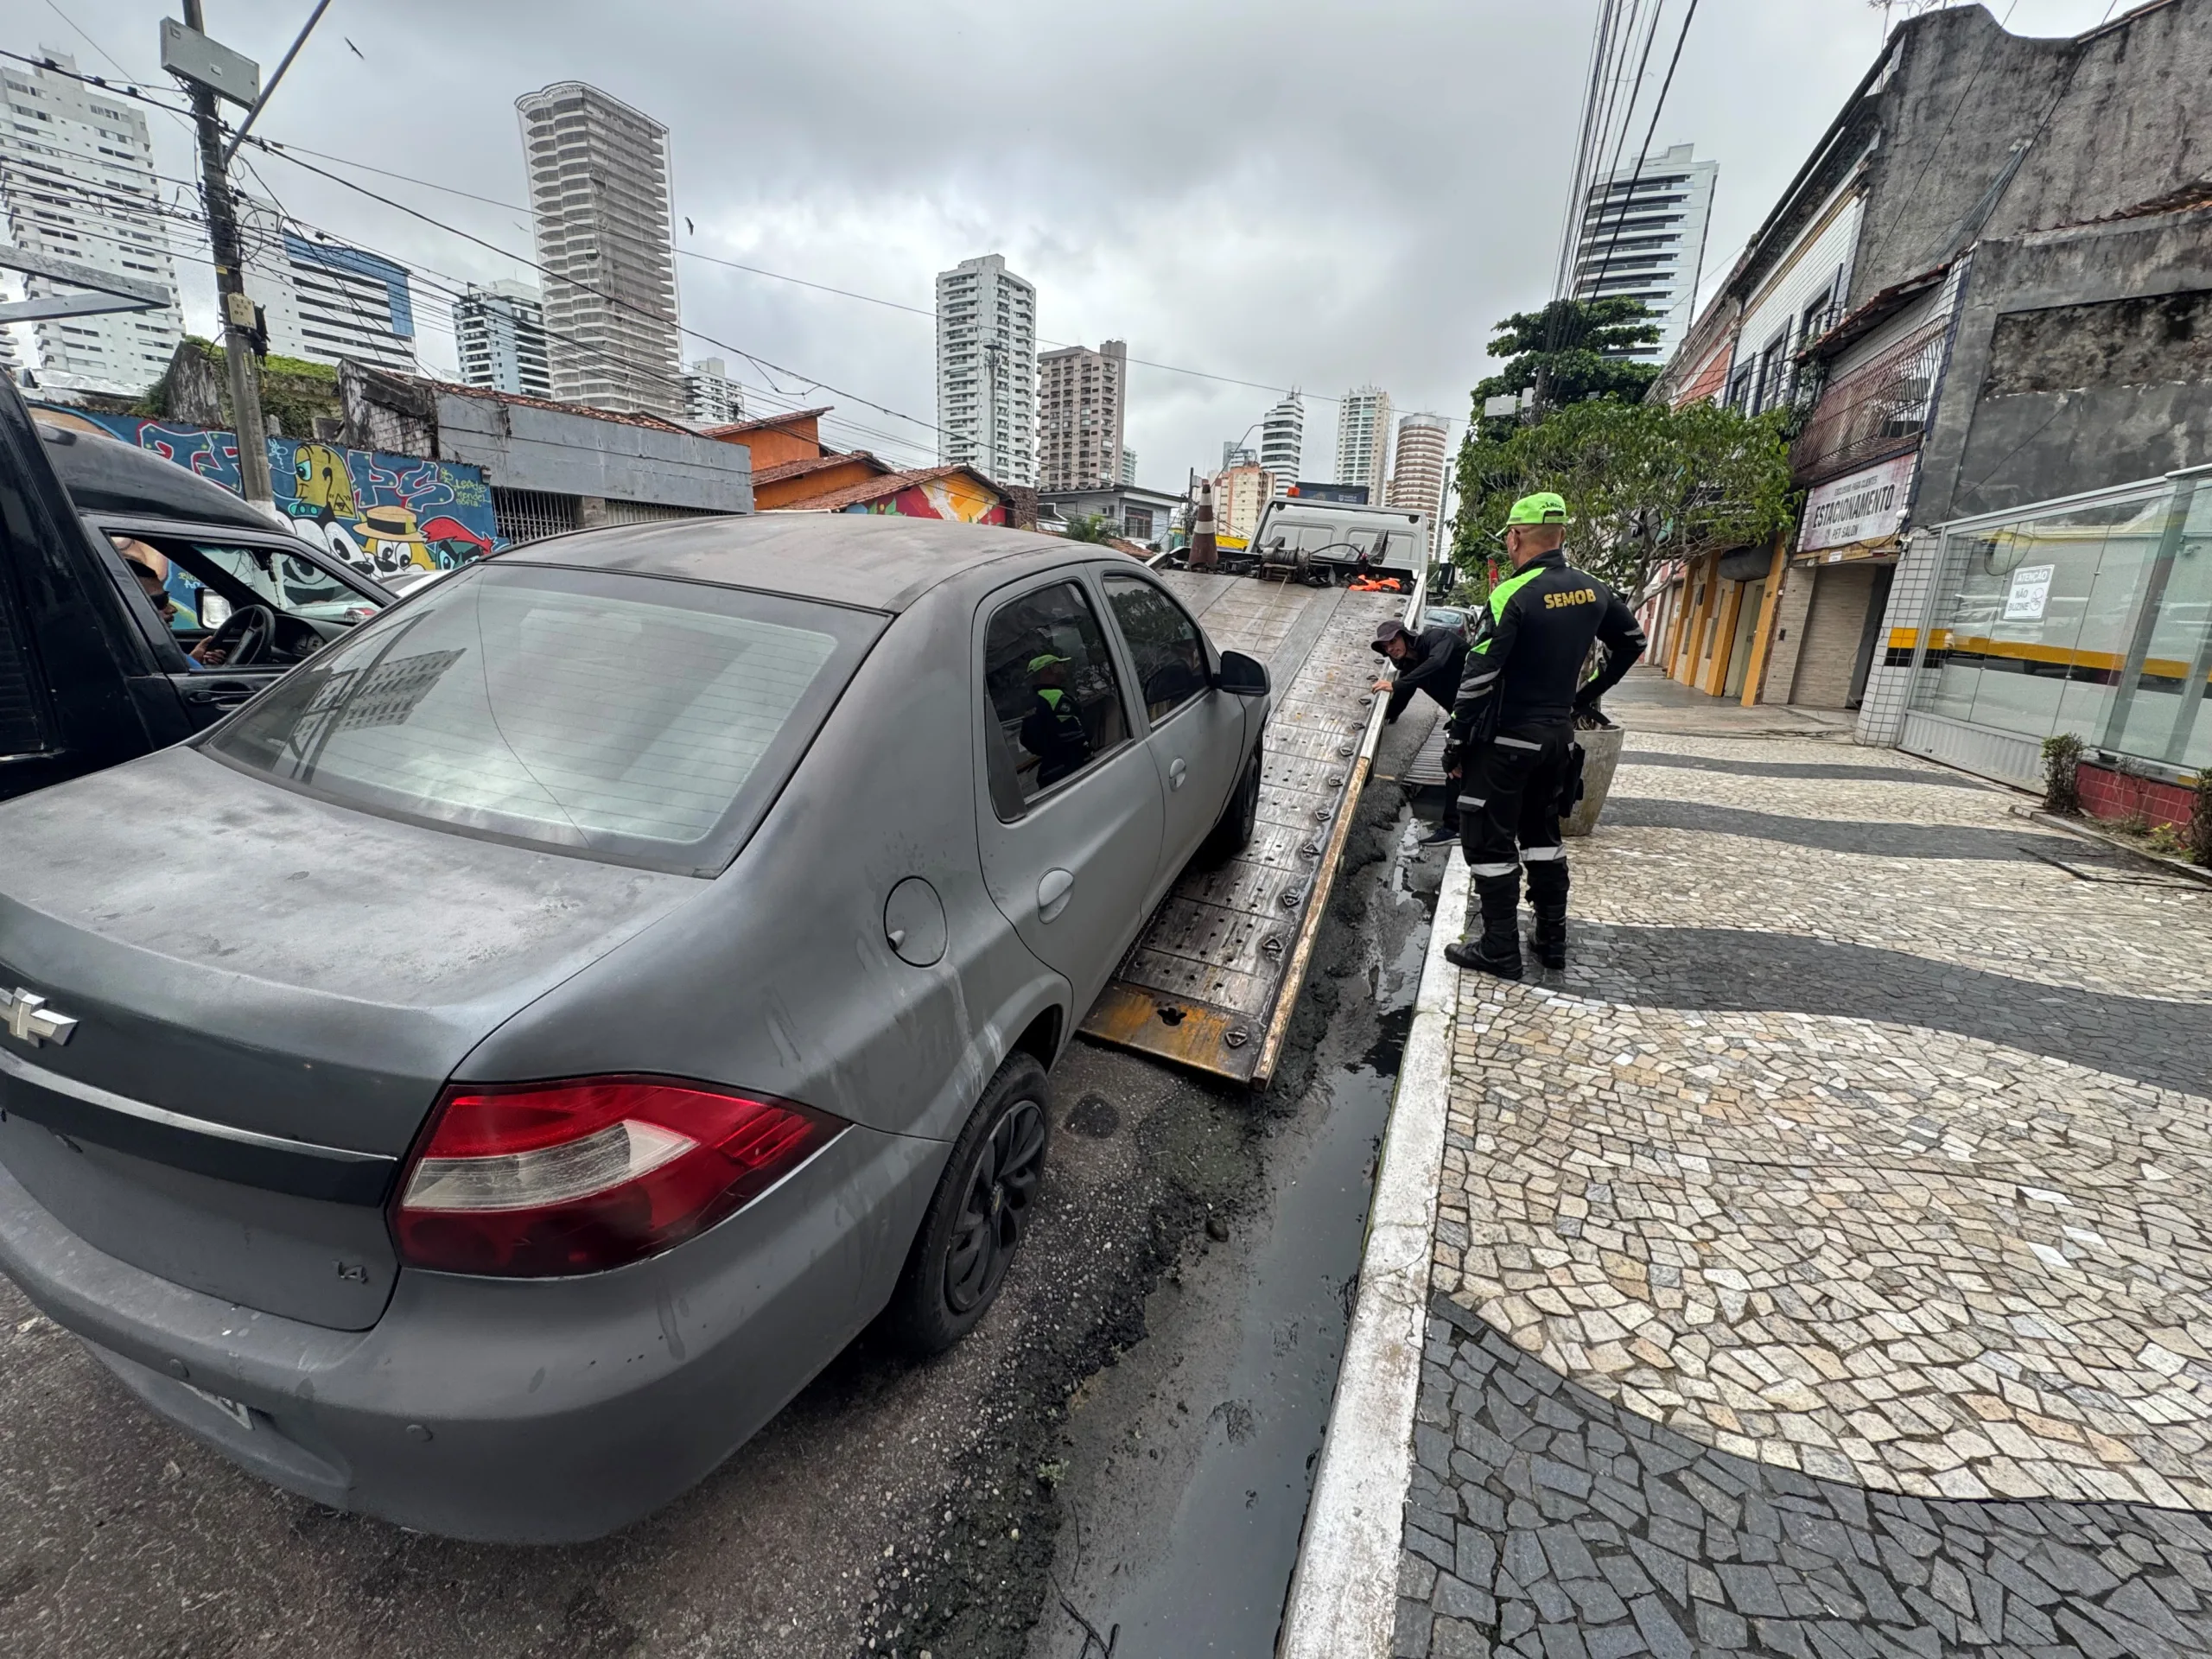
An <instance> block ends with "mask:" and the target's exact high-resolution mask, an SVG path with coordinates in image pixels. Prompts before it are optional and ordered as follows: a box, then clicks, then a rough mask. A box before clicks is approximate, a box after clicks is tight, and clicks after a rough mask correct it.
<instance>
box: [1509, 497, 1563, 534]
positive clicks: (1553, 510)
mask: <svg viewBox="0 0 2212 1659" xmlns="http://www.w3.org/2000/svg"><path fill="white" fill-rule="evenodd" d="M1505 522H1506V523H1507V524H1509V525H1510V524H1565V523H1566V522H1567V503H1566V502H1565V501H1564V500H1562V499H1560V497H1559V496H1557V495H1555V494H1554V493H1552V492H1551V491H1549V490H1539V491H1537V492H1536V493H1535V494H1534V495H1524V496H1522V498H1521V499H1519V500H1518V501H1516V502H1515V503H1514V504H1513V509H1512V511H1511V512H1508V513H1507V514H1506V515H1505Z"/></svg>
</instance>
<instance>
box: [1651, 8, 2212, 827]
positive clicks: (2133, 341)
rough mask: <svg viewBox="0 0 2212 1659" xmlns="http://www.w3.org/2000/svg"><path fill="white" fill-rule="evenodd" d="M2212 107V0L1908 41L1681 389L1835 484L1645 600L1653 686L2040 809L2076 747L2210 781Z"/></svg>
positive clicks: (1726, 289) (1739, 273)
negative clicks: (2206, 123)
mask: <svg viewBox="0 0 2212 1659" xmlns="http://www.w3.org/2000/svg"><path fill="white" fill-rule="evenodd" d="M2208 83H2212V0H2164V3H2155V4H2150V5H2144V6H2139V7H2137V8H2135V9H2133V10H2130V11H2128V12H2126V14H2124V15H2123V16H2119V17H2117V18H2115V19H2114V20H2113V21H2111V22H2107V23H2105V24H2102V25H2101V26H2099V27H2097V28H2095V29H2089V30H2088V31H2086V32H2085V33H2083V34H2082V35H2075V36H2073V37H2071V38H2060V39H2034V38H2030V37H2026V36H2022V35H2012V34H2008V33H2007V32H2006V31H2005V29H2003V28H2002V26H2001V25H2000V24H1999V22H1997V20H1996V19H1995V18H1993V16H1991V15H1990V13H1989V12H1988V11H1987V10H1985V9H1983V8H1980V7H1971V6H1969V7H1957V8H1951V9H1946V10H1937V11H1934V12H1931V13H1929V14H1927V15H1925V16H1920V17H1916V18H1915V19H1913V20H1912V21H1911V22H1908V23H1906V24H1904V25H1903V26H1902V27H1900V28H1899V29H1897V31H1896V32H1895V33H1894V34H1893V35H1891V37H1890V39H1889V41H1887V42H1886V43H1885V46H1884V47H1883V48H1882V50H1881V52H1880V54H1878V58H1877V60H1876V61H1875V63H1874V65H1873V67H1872V68H1871V69H1870V70H1869V72H1868V73H1867V74H1866V78H1865V79H1863V80H1862V81H1861V82H1860V84H1859V87H1858V89H1857V90H1856V91H1855V92H1853V95H1852V97H1851V99H1849V100H1848V101H1847V104H1846V105H1845V106H1844V108H1843V110H1842V111H1841V112H1840V113H1839V115H1838V116H1837V117H1836V118H1835V121H1834V123H1833V124H1831V126H1830V128H1829V129H1828V130H1827V133H1826V134H1825V135H1824V136H1823V137H1822V138H1821V142H1820V143H1819V145H1818V146H1817V147H1816V148H1815V151H1814V153H1813V155H1812V156H1810V157H1809V158H1808V161H1807V162H1806V163H1805V165H1804V166H1803V168H1802V169H1801V170H1800V172H1799V174H1798V176H1797V179H1796V181H1795V182H1794V183H1793V185H1792V187H1791V188H1790V189H1789V192H1787V193H1786V194H1785V195H1784V196H1783V199H1782V200H1780V201H1779V202H1777V204H1776V205H1775V207H1773V209H1772V210H1771V211H1770V213H1768V215H1767V217H1766V219H1765V222H1764V225H1763V226H1761V228H1760V231H1759V232H1758V234H1757V235H1756V236H1755V237H1754V238H1753V239H1752V242H1751V245H1750V246H1749V247H1748V248H1747V249H1746V250H1745V253H1744V255H1743V256H1742V257H1741V258H1740V259H1739V260H1738V262H1737V264H1736V265H1735V267H1734V268H1733V269H1732V270H1731V272H1730V273H1729V276H1728V277H1727V278H1726V281H1725V282H1724V283H1722V285H1721V287H1720V289H1719V292H1718V293H1717V294H1716V296H1715V297H1714V298H1713V302H1711V303H1710V304H1709V305H1708V306H1707V308H1706V310H1705V312H1704V313H1703V314H1702V315H1700V318H1699V320H1698V322H1697V324H1696V325H1695V327H1694V328H1693V329H1692V331H1691V334H1690V335H1689V337H1688V340H1685V342H1684V345H1683V346H1682V349H1681V351H1679V352H1678V353H1676V355H1675V359H1674V361H1673V362H1672V363H1670V364H1669V367H1668V369H1667V371H1666V372H1665V373H1664V374H1663V375H1662V378H1661V379H1660V381H1659V382H1658V383H1657V385H1656V386H1655V388H1654V395H1655V396H1658V397H1666V398H1668V399H1669V400H1671V401H1673V402H1675V403H1677V404H1680V403H1682V402H1686V401H1688V400H1689V399H1691V398H1693V397H1716V396H1717V397H1726V398H1727V399H1728V400H1729V401H1731V402H1732V403H1734V404H1738V406H1739V407H1742V408H1745V409H1747V410H1764V409H1771V408H1775V407H1777V406H1782V405H1794V406H1796V407H1797V408H1799V409H1801V410H1802V411H1803V416H1802V429H1801V430H1800V432H1799V433H1798V435H1797V436H1796V440H1795V441H1794V442H1793V445H1792V448H1791V454H1790V458H1791V464H1792V468H1793V471H1794V473H1795V474H1796V482H1797V483H1798V485H1799V486H1801V487H1802V489H1803V490H1804V491H1805V492H1806V505H1805V508H1804V511H1803V512H1802V515H1801V518H1800V521H1799V524H1798V525H1797V527H1796V531H1795V532H1794V533H1793V534H1792V535H1791V536H1789V537H1787V538H1785V539H1783V541H1781V542H1779V543H1777V545H1775V546H1774V547H1772V548H1771V549H1769V548H1749V549H1739V550H1734V551H1732V552H1726V553H1720V554H1715V555H1712V556H1707V557H1704V558H1701V559H1699V560H1695V561H1693V562H1692V563H1690V565H1689V566H1688V568H1687V569H1682V570H1680V571H1678V572H1674V573H1670V576H1669V580H1667V581H1666V582H1663V583H1662V585H1661V586H1660V587H1659V588H1657V589H1656V591H1655V592H1653V593H1652V594H1649V595H1648V596H1647V598H1648V601H1649V603H1648V613H1649V614H1650V615H1651V617H1652V619H1653V621H1654V623H1655V624H1656V629H1657V631H1656V633H1655V649H1654V659H1655V660H1656V662H1658V663H1659V664H1661V665H1662V666H1663V667H1665V668H1666V669H1667V670H1668V671H1669V672H1671V673H1672V674H1673V675H1674V676H1675V677H1676V678H1678V679H1681V680H1683V681H1685V682H1687V683H1691V684H1693V685H1695V686H1697V687H1699V688H1700V689H1702V690H1707V691H1709V692H1713V693H1714V694H1716V695H1727V696H1737V697H1738V698H1740V700H1741V701H1743V702H1746V703H1750V702H1761V701H1764V702H1798V703H1802V704H1806V705H1808V706H1812V707H1819V708H1830V709H1856V710H1857V711H1858V716H1859V717H1858V722H1857V732H1858V735H1859V739H1860V741H1865V742H1869V743H1876V744H1889V743H1898V744H1901V745H1902V746H1903V747H1907V748H1909V749H1912V750H1914V751H1916V752H1917V753H1924V754H1929V755H1931V756H1933V757H1934V758H1936V759H1940V760H1946V761H1948V762H1949V763H1951V764H1953V765H1957V766H1964V767H1967V768H1968V769H1970V770H1975V771H1980V772H1984V773H1986V775H1989V776H1993V777H1999V778H2003V779H2007V780H2009V781H2012V782H2016V783H2022V784H2034V783H2035V782H2037V779H2039V776H2040V769H2041V757H2040V753H2039V751H2040V745H2041V743H2042V741H2043V740H2044V738H2045V737H2048V736H2051V735H2053V734H2056V733H2059V732H2065V731H2072V732H2074V733H2075V734H2079V735H2082V736H2083V738H2084V741H2088V742H2090V743H2092V744H2101V745H2102V746H2104V747H2107V748H2108V749H2110V750H2112V751H2113V752H2114V753H2125V754H2126V755H2127V756H2129V757H2131V759H2130V760H2129V762H2128V764H2130V765H2131V766H2140V767H2143V768H2146V769H2148V770H2149V771H2150V772H2154V773H2155V772H2156V771H2157V769H2158V768H2159V767H2165V768H2167V769H2168V770H2170V771H2171V770H2172V769H2174V768H2176V767H2178V766H2182V765H2183V763H2184V762H2187V763H2189V764H2192V765H2193V764H2202V762H2204V761H2205V760H2212V753H2206V752H2207V751H2212V728H2202V729H2200V728H2201V727H2202V716H2201V713H2200V712H2199V711H2200V710H2201V709H2202V702H2203V684H2202V682H2203V681H2204V680H2205V678H2206V676H2207V674H2208V672H2212V642H2208V640H2207V639H2206V637H2205V636H2206V632H2207V625H2206V623H2205V622H2204V620H2203V617H2202V608H2203V607H2202V599H2201V598H2197V599H2189V598H2188V597H2187V595H2186V593H2185V592H2183V591H2181V590H2177V588H2175V586H2174V584H2175V583H2177V582H2179V583H2182V584H2183V589H2186V588H2187V583H2188V582H2195V581H2196V576H2195V575H2190V576H2188V577H2187V578H2186V580H2184V578H2183V576H2181V575H2176V574H2175V573H2176V572H2180V571H2183V570H2188V571H2194V570H2195V569H2196V566H2197V565H2200V564H2202V565H2205V566H2206V568H2212V561H2208V558H2207V555H2208V553H2212V500H2206V499H2202V497H2203V495H2204V492H2203V490H2202V486H2196V485H2193V483H2192V480H2190V479H2188V478H2187V477H2179V478H2177V477H2176V476H2174V475H2176V474H2187V473H2188V472H2189V470H2190V469H2191V468H2202V467H2205V466H2206V465H2207V464H2208V463H2212V349H2208V348H2207V347H2206V346H2205V345H2204V343H2203V342H2204V341H2205V340H2208V339H2212V262H2208V257H2207V253H2206V250H2207V249H2208V248H2212V184H2208V182H2207V180H2208V178H2212V131H2208V130H2206V129H2205V128H2204V127H2203V125H2202V123H2199V122H2196V121H2194V120H2193V119H2192V118H2191V117H2190V114H2189V113H2188V111H2189V110H2190V107H2191V105H2190V100H2191V99H2196V98H2199V96H2200V94H2201V91H2202V87H2203V86H2205V85H2207V84H2208ZM1969 88H1974V89H1976V91H1975V94H1974V108H1975V118H1974V121H1973V122H1972V123H1967V122H1963V121H1961V122H1956V123H1954V122H1951V121H1949V120H1948V119H1946V115H1947V113H1948V111H1951V110H1953V109H1955V108H1956V107H1958V106H1959V105H1960V103H1961V99H1963V98H1964V97H1965V95H1966V93H1967V89H1969ZM2177 598H2179V599H2181V600H2182V601H2183V602H2182V603H2181V605H2180V606H2179V607H2178V608H2177V607H2176V605H2175V604H2174V602H2173V601H2174V600H2175V599H2177ZM2192 606H2193V607H2194V609H2193V610H2192V609H2191V607H2192Z"/></svg>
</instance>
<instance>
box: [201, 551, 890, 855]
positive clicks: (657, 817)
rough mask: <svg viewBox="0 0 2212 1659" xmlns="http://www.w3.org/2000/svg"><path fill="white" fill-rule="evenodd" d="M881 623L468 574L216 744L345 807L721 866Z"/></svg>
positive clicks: (503, 566) (274, 698)
mask: <svg viewBox="0 0 2212 1659" xmlns="http://www.w3.org/2000/svg"><path fill="white" fill-rule="evenodd" d="M884 621H885V619H884V618H882V617H881V616H880V615H877V614H875V613H872V612H862V611H854V610H847V609H842V608H841V607H836V606H829V605H822V604H817V603H815V602H812V601H804V600H795V599H789V598H785V597H782V596H780V595H772V594H753V593H746V592H741V591H739V590H737V589H734V588H717V587H710V586H708V585H706V584H703V583H698V582H671V581H662V580H658V579H654V578H651V577H644V576H632V575H614V574H611V573H607V572H601V571H582V570H563V569H546V568H543V567H533V566H529V565H521V564H508V563H500V564H498V565H484V566H479V567H475V568H474V569H467V570H463V571H461V572H459V573H456V574H455V575H453V576H451V577H448V579H447V580H446V581H444V582H440V583H439V584H438V585H437V586H436V587H435V588H433V589H431V590H430V591H429V592H428V593H425V594H422V595H421V596H420V597H418V598H417V599H416V601H415V602H414V603H412V604H410V605H409V606H407V607H404V609H402V610H399V611H396V612H393V613H391V614H389V615H387V616H385V617H382V618H380V619H379V620H377V621H375V622H372V623H370V624H369V625H368V626H365V627H363V628H361V629H359V631H357V632H354V633H353V635H352V636H351V637H349V638H348V639H346V640H345V642H344V643H343V644H341V645H338V646H336V647H335V648H334V649H333V650H331V651H329V652H325V653H324V654H323V655H321V656H320V657H318V658H315V660H314V661H313V662H312V663H310V664H307V665H306V666H305V667H304V668H302V670H301V671H298V672H296V673H295V674H293V675H291V676H290V677H288V678H286V679H285V680H283V682H281V683H279V684H278V685H277V687H276V688H275V689H274V690H271V691H270V693H268V694H267V695H266V696H264V697H262V698H261V699H260V700H259V701H257V702H255V703H253V704H252V705H251V706H250V707H248V708H247V709H244V710H243V711H241V712H240V714H239V715H237V716H236V717H235V718H233V719H232V720H231V721H227V722H226V724H224V725H223V726H221V727H219V728H217V730H216V731H215V732H213V734H210V736H209V737H208V739H207V748H208V750H209V751H210V752H211V753H214V754H216V755H218V756H219V757H221V758H222V759H224V760H229V761H231V762H232V763H233V764H235V765H238V766H244V767H246V768H248V769H250V770H251V771H254V772H260V773H263V774H265V775H266V776H268V777H269V778H270V779H273V780H275V781H277V782H279V783H283V784H287V785H293V786H296V787H298V788H302V789H304V790H307V791H310V792H312V793H315V794H317V795H320V796H322V797H324V798H329V799H333V800H336V801H340V802H342V803H345V804H353V805H359V806H363V807H366V808H370V809H372V810H383V811H387V812H391V813H393V814H395V815H397V816H401V817H412V818H420V819H424V820H428V821H430V822H433V823H442V824H449V825H453V826H455V827H459V828H463V829H474V830H479V831H483V832H486V833H488V834H491V835H494V836H499V837H502V838H505V839H512V840H518V841H524V842H533V843H537V844H541V845H544V846H549V847H555V848H561V849H574V850H578V851H583V852H587V853H590V854H594V855H602V856H605V857H607V858H610V859H613V860H616V861H626V862H634V863H642V864H647V865H651V866H652V867H654V868H666V869H675V870H679V871H683V872H686V873H690V874H712V873H713V872H714V871H715V870H718V869H720V868H721V867H722V866H723V865H725V864H727V863H728V861H729V859H730V858H731V857H732V856H734V854H735V852H736V850H737V848H738V847H739V846H741V844H742V843H743V840H744V837H745V836H747V834H749V833H750V832H751V829H752V826H753V823H756V822H758V819H759V816H760V813H761V812H762V811H764V810H766V804H767V802H768V801H770V800H772V798H774V793H775V791H776V790H777V789H778V788H779V787H780V786H781V784H782V781H783V779H785V777H786V776H788V775H789V772H790V770H791V766H793V765H795V764H796V762H797V760H798V756H799V755H800V754H801V753H804V748H805V745H806V743H807V741H809V740H810V738H811V737H812V735H813V734H814V732H815V731H816V730H817V728H819V726H820V725H821V722H822V721H823V719H824V718H825V717H826V716H827V715H828V713H829V709H830V708H831V706H832V705H833V704H834V703H835V702H836V697H837V694H838V693H839V692H840V691H841V690H842V689H843V687H844V684H845V683H846V681H847V680H849V678H850V677H851V675H852V672H853V670H854V668H855V666H856V665H857V664H858V663H859V661H860V659H861V657H862V656H863V655H865V654H866V652H867V650H868V646H869V645H871V644H872V643H873V642H874V639H875V638H876V636H877V634H878V633H880V632H881V629H882V626H883V624H884Z"/></svg>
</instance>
